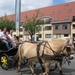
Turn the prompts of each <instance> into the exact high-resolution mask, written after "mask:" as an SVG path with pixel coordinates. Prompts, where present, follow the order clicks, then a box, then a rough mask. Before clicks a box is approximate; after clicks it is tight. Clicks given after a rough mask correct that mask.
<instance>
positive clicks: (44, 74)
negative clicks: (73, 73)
mask: <svg viewBox="0 0 75 75" xmlns="http://www.w3.org/2000/svg"><path fill="white" fill-rule="evenodd" d="M40 75H48V74H46V73H40Z"/></svg>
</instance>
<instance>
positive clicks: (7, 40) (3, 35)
mask: <svg viewBox="0 0 75 75" xmlns="http://www.w3.org/2000/svg"><path fill="white" fill-rule="evenodd" d="M0 39H1V40H2V42H3V43H5V45H6V47H7V49H8V50H9V49H10V46H9V43H10V45H11V46H12V47H14V46H15V45H14V43H13V42H12V41H11V39H10V38H9V36H8V34H7V28H4V29H3V31H2V32H0Z"/></svg>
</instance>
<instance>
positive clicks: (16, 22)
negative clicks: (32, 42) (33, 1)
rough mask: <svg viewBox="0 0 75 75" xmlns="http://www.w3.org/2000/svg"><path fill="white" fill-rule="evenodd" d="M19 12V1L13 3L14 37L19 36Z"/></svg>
mask: <svg viewBox="0 0 75 75" xmlns="http://www.w3.org/2000/svg"><path fill="white" fill-rule="evenodd" d="M20 12H21V0H16V1H15V27H16V36H19V35H20V31H19V28H20Z"/></svg>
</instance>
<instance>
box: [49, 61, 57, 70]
mask: <svg viewBox="0 0 75 75" xmlns="http://www.w3.org/2000/svg"><path fill="white" fill-rule="evenodd" d="M57 67H58V61H55V67H54V68H53V69H50V71H54V70H56V68H57Z"/></svg>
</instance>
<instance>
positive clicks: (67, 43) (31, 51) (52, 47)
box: [16, 38, 74, 75]
mask: <svg viewBox="0 0 75 75" xmlns="http://www.w3.org/2000/svg"><path fill="white" fill-rule="evenodd" d="M72 39H73V38H71V39H68V40H65V39H57V40H52V41H50V42H42V44H41V45H40V47H39V49H38V50H39V57H40V59H41V61H42V62H43V63H44V65H45V72H44V73H41V74H42V75H49V71H50V64H51V62H52V60H54V59H49V58H48V59H47V57H46V56H51V57H54V56H57V55H60V54H62V55H66V56H68V55H70V54H72V53H73V49H74V46H73V40H72ZM37 48H38V47H37V44H36V43H30V42H25V43H23V44H21V45H19V48H18V52H17V54H16V56H17V57H18V59H19V60H18V74H21V72H20V66H21V62H22V60H23V59H24V58H27V59H28V61H29V67H30V69H31V72H32V75H36V74H35V72H34V70H33V68H32V62H36V63H38V62H39V60H38V56H37V55H38V54H37V50H36V49H37ZM68 49H69V51H68ZM44 55H45V57H44Z"/></svg>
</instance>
